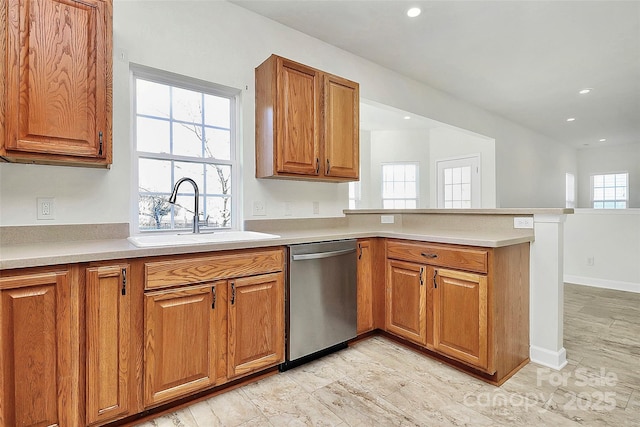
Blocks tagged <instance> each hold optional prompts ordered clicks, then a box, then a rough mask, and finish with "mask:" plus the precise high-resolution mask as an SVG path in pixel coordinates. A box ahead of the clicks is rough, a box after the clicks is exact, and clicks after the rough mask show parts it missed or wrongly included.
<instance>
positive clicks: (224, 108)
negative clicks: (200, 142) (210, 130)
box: [204, 95, 231, 129]
mask: <svg viewBox="0 0 640 427" xmlns="http://www.w3.org/2000/svg"><path fill="white" fill-rule="evenodd" d="M204 123H205V124H206V125H209V126H216V127H221V128H225V129H229V128H231V101H230V100H229V99H228V98H221V97H219V96H214V95H205V96H204Z"/></svg>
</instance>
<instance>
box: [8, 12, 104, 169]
mask: <svg viewBox="0 0 640 427" xmlns="http://www.w3.org/2000/svg"><path fill="white" fill-rule="evenodd" d="M8 4H9V13H8V15H7V16H8V18H7V19H8V20H7V24H8V25H7V29H8V32H7V57H8V60H7V76H6V79H7V81H6V90H7V100H6V141H5V147H4V148H3V147H0V151H1V152H2V153H0V154H3V155H7V156H8V157H10V158H13V157H16V158H22V160H25V159H27V160H28V159H32V160H37V159H44V160H51V159H56V157H57V158H58V159H60V158H62V160H67V161H70V162H73V161H74V160H73V159H74V158H76V161H83V160H78V159H77V158H81V159H82V158H84V161H86V162H89V163H95V164H109V163H111V74H112V71H111V61H112V60H111V32H112V29H111V14H112V13H111V8H112V5H111V0H106V1H105V0H83V1H74V0H41V1H21V0H8ZM5 149H6V150H7V151H9V153H8V154H7V152H6V151H5ZM16 153H17V154H16ZM50 155H52V156H50ZM54 161H55V160H54Z"/></svg>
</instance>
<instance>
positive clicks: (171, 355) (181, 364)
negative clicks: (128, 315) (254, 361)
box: [144, 282, 224, 407]
mask: <svg viewBox="0 0 640 427" xmlns="http://www.w3.org/2000/svg"><path fill="white" fill-rule="evenodd" d="M222 285H224V282H223V283H222ZM217 286H220V283H207V284H204V285H199V286H187V287H183V288H178V289H172V290H166V291H158V292H151V293H148V294H145V318H144V331H145V334H144V336H145V340H144V404H145V407H149V406H153V405H156V404H158V403H161V402H164V401H167V400H171V399H174V398H177V397H180V396H182V395H184V394H187V393H189V392H193V391H196V390H200V389H204V388H207V387H209V386H212V385H213V384H215V381H216V371H215V370H216V351H215V350H216V347H215V346H216V334H217V333H218V331H217V330H216V327H215V324H216V322H215V314H216V309H217V307H216V304H215V301H214V300H215V297H216V287H217Z"/></svg>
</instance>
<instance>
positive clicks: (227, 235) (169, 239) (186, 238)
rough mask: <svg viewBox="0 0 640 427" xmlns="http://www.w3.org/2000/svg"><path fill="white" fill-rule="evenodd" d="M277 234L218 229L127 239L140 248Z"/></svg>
mask: <svg viewBox="0 0 640 427" xmlns="http://www.w3.org/2000/svg"><path fill="white" fill-rule="evenodd" d="M279 237H280V236H278V235H276V234H268V233H258V232H257V231H216V232H206V231H205V232H201V233H198V234H194V233H178V234H165V233H162V234H144V235H139V236H131V237H129V238H128V239H127V240H129V241H130V242H131V243H133V244H134V245H135V246H137V247H139V248H149V247H154V246H178V245H197V244H206V243H226V242H244V241H247V242H250V241H254V240H266V239H277V238H279Z"/></svg>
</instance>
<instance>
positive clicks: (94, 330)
mask: <svg viewBox="0 0 640 427" xmlns="http://www.w3.org/2000/svg"><path fill="white" fill-rule="evenodd" d="M129 277H130V267H129V264H122V265H113V266H105V267H92V268H87V269H86V293H87V295H86V322H85V325H86V326H85V328H86V343H87V346H86V349H87V350H86V358H87V363H86V369H87V371H86V373H87V382H86V390H87V393H86V421H87V424H97V423H102V422H105V421H109V420H113V419H116V418H121V417H123V416H126V415H127V414H128V413H129V411H130V405H129V403H130V400H129V391H130V388H131V378H132V372H131V369H130V357H131V356H130V354H129V349H130V329H131V307H130V305H131V304H130V301H131V295H130V294H131V291H130V290H128V289H127V285H128V283H127V281H128V280H129Z"/></svg>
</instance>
